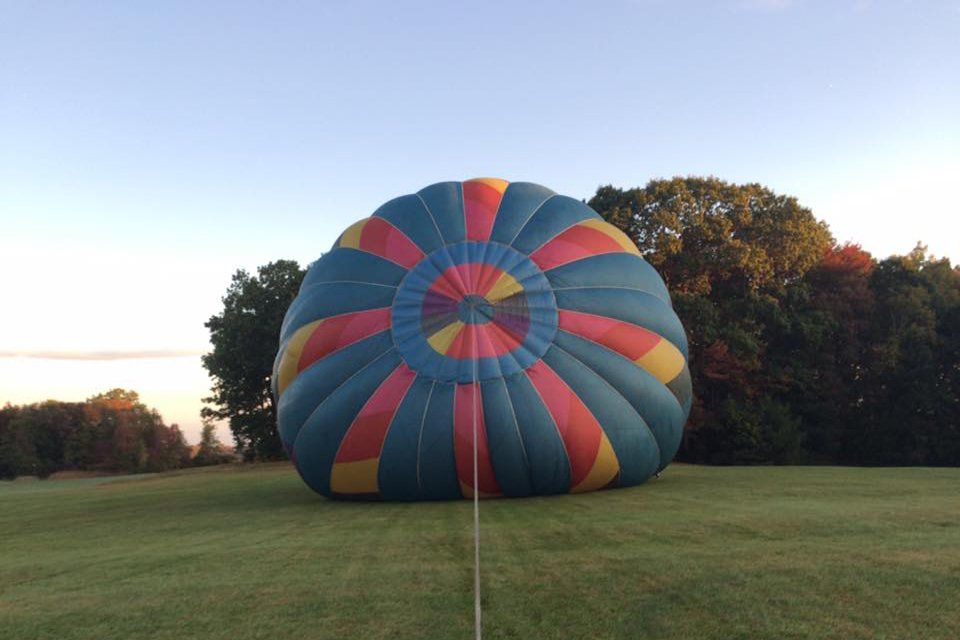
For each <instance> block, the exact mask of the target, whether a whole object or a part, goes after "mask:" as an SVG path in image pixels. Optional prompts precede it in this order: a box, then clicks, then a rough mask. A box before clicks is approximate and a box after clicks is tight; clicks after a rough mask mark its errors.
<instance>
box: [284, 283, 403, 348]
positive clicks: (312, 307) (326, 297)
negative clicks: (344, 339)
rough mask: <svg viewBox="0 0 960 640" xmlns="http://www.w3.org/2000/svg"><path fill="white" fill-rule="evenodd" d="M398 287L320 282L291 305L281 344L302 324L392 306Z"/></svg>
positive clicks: (304, 291) (302, 292) (285, 319)
mask: <svg viewBox="0 0 960 640" xmlns="http://www.w3.org/2000/svg"><path fill="white" fill-rule="evenodd" d="M396 291H397V290H396V288H395V287H388V286H384V285H379V284H358V283H347V282H320V283H317V284H314V285H310V286H309V287H308V288H307V289H305V290H303V291H301V292H300V295H299V296H297V298H296V299H295V300H294V301H293V304H291V305H290V309H289V310H287V315H286V317H284V319H283V325H282V326H281V329H280V341H281V342H284V341H286V340H287V339H288V338H289V337H290V336H291V335H293V333H294V332H295V331H296V330H297V329H299V328H300V327H302V326H303V325H305V324H307V323H309V322H313V321H314V320H320V319H321V318H329V317H330V316H338V315H340V314H343V313H351V312H353V311H366V310H367V309H381V308H383V307H389V306H390V304H391V303H392V302H393V297H394V295H395V294H396Z"/></svg>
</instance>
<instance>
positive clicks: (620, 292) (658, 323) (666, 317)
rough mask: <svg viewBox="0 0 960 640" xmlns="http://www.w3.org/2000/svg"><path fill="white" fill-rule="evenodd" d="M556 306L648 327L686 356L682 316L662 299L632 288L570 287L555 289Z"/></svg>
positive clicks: (685, 339) (685, 336)
mask: <svg viewBox="0 0 960 640" xmlns="http://www.w3.org/2000/svg"><path fill="white" fill-rule="evenodd" d="M555 295H556V297H557V306H558V307H559V308H561V309H570V310H571V311H582V312H584V313H592V314H593V315H597V316H606V317H608V318H615V319H616V320H622V321H624V322H630V323H632V324H635V325H637V326H639V327H643V328H644V329H649V330H650V331H653V332H654V333H656V334H657V335H659V336H662V337H663V338H666V339H667V340H668V341H670V342H671V343H672V344H673V345H674V346H675V347H676V348H677V349H679V350H680V352H681V353H682V354H683V357H684V358H686V357H688V355H687V334H686V333H684V331H683V325H681V324H680V319H679V318H678V317H677V314H676V313H674V312H673V309H672V308H670V307H669V306H668V305H667V304H666V303H664V301H663V300H661V299H660V298H658V297H656V296H653V295H650V294H649V293H645V292H643V291H632V290H630V289H607V288H599V287H598V288H595V289H567V290H566V291H557V292H555Z"/></svg>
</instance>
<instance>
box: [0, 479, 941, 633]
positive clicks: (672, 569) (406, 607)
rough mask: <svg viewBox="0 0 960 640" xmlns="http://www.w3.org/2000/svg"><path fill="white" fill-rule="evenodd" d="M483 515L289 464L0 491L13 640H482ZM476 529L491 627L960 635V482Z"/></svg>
mask: <svg viewBox="0 0 960 640" xmlns="http://www.w3.org/2000/svg"><path fill="white" fill-rule="evenodd" d="M471 510H472V504H471V503H469V502H457V503H429V504H374V503H338V502H331V501H328V500H326V499H324V498H321V497H319V496H316V495H314V494H313V493H311V492H310V491H309V490H308V489H306V488H305V487H304V485H303V484H302V483H301V482H300V480H299V478H298V477H297V476H296V474H295V472H294V471H293V470H292V468H290V467H289V466H287V465H269V466H261V467H250V468H240V469H234V468H220V469H212V470H201V471H191V472H182V473H175V474H167V475H155V476H151V477H146V478H130V477H126V478H121V479H111V480H109V481H91V480H63V481H49V482H32V483H30V482H26V483H20V482H17V483H0V638H3V639H4V640H14V639H21V638H24V639H25V638H31V639H32V638H50V639H56V640H67V639H70V638H85V639H87V638H89V639H91V640H93V639H96V640H102V639H105V638H122V639H123V640H132V639H139V638H176V639H186V638H224V639H229V640H241V639H244V638H271V639H273V638H278V639H283V640H295V639H296V640H299V639H303V638H469V637H472V636H471V634H472V625H473V581H472V571H473V548H472V544H473V539H472V512H471ZM481 527H482V554H483V559H482V562H483V590H484V595H483V603H484V615H485V625H484V636H485V637H486V638H564V639H568V638H717V639H722V640H731V639H735V638H771V639H777V640H781V639H785V638H844V639H849V638H909V639H915V638H945V639H951V640H954V639H956V638H960V469H844V468H833V467H826V468H823V467H806V468H802V467H780V468H776V467H753V468H743V467H731V468H716V467H714V468H710V467H696V466H684V465H675V466H672V467H670V468H669V469H668V470H667V472H666V473H665V474H664V476H663V478H662V479H660V480H655V481H652V482H650V483H648V484H647V485H644V486H641V487H636V488H633V489H624V490H617V491H607V492H602V493H596V494H588V495H578V496H558V497H552V498H536V499H525V500H494V501H486V502H483V503H481Z"/></svg>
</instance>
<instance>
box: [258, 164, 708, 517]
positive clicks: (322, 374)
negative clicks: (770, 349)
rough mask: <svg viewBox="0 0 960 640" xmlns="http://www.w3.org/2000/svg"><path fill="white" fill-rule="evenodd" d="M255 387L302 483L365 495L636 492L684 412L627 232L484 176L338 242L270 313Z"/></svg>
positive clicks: (403, 201)
mask: <svg viewBox="0 0 960 640" xmlns="http://www.w3.org/2000/svg"><path fill="white" fill-rule="evenodd" d="M273 384H274V395H275V397H276V400H277V403H278V407H279V425H278V427H279V432H280V436H281V439H282V440H283V444H284V447H285V448H286V450H287V452H288V454H289V455H290V457H291V459H292V460H293V461H294V463H295V465H296V467H297V469H298V471H299V472H300V475H301V476H302V477H303V479H304V481H305V482H306V483H307V484H308V485H309V486H310V487H312V488H313V489H314V490H316V491H318V492H320V493H322V494H324V495H327V496H333V497H342V498H376V499H385V500H436V499H452V498H461V497H473V492H474V490H477V491H478V492H479V495H480V496H481V497H489V496H501V495H502V496H528V495H539V494H552V493H567V492H580V491H592V490H596V489H604V488H610V487H623V486H630V485H635V484H639V483H641V482H644V481H645V480H647V479H648V478H649V477H650V476H651V475H653V474H654V473H656V472H658V471H659V470H661V469H663V468H664V467H665V466H666V465H667V464H669V463H670V461H671V460H672V459H673V456H674V454H675V453H676V451H677V448H678V446H679V444H680V437H681V434H682V431H683V424H684V422H685V421H686V418H687V415H688V414H689V411H690V402H691V389H690V375H689V371H688V369H687V340H686V336H685V334H684V331H683V327H682V326H681V324H680V321H679V320H678V318H677V316H676V314H675V313H674V311H673V308H672V306H671V303H670V297H669V294H668V293H667V289H666V287H665V286H664V283H663V281H662V279H661V278H660V276H659V275H658V274H657V273H656V271H655V270H654V269H653V268H652V267H651V266H650V265H649V264H648V263H647V262H646V261H644V260H643V259H642V258H641V257H640V254H639V252H638V251H637V248H636V246H635V245H634V244H633V243H632V242H631V241H630V239H629V238H627V236H626V235H624V234H623V233H622V232H620V231H619V230H618V229H616V228H615V227H613V226H612V225H610V224H608V223H606V222H604V221H603V220H602V219H601V218H600V216H598V215H597V214H596V213H595V212H594V211H593V210H592V209H590V207H588V206H587V205H585V204H583V203H582V202H580V201H579V200H576V199H573V198H568V197H566V196H561V195H557V194H555V193H554V192H552V191H550V190H549V189H546V188H544V187H541V186H539V185H536V184H532V183H527V182H514V183H507V182H506V181H504V180H498V179H493V178H481V179H477V180H468V181H466V182H462V183H461V182H442V183H438V184H434V185H431V186H429V187H426V188H425V189H423V190H421V191H419V192H417V193H415V194H411V195H406V196H402V197H399V198H396V199H394V200H391V201H390V202H387V203H386V204H384V205H383V206H382V207H380V208H379V209H377V211H375V212H374V214H373V215H372V216H371V217H369V218H366V219H364V220H361V221H359V222H357V223H355V224H354V225H352V226H351V227H349V228H348V229H347V230H346V231H344V232H343V234H342V235H341V236H340V238H339V239H338V240H337V242H336V243H335V244H334V246H333V248H332V249H331V250H330V251H329V252H328V253H326V254H324V255H323V257H322V258H320V259H319V260H318V261H317V262H315V263H314V264H313V265H312V266H311V267H310V269H309V270H308V272H307V275H306V277H305V279H304V281H303V285H302V287H301V289H300V293H299V295H298V296H297V298H296V299H295V300H294V301H293V303H292V304H291V305H290V308H289V310H288V311H287V314H286V317H285V319H284V322H283V327H282V329H281V335H280V349H279V352H278V354H277V359H276V363H275V365H274V375H273ZM474 424H476V427H477V433H476V436H477V447H476V448H477V451H476V458H477V461H478V463H477V476H478V481H477V486H476V487H474V486H473V484H474V482H473V476H474V473H473V471H474V469H473V460H474Z"/></svg>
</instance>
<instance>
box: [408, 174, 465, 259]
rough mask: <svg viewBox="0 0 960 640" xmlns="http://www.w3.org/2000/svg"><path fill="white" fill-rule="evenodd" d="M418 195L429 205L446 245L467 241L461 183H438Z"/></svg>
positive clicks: (428, 207)
mask: <svg viewBox="0 0 960 640" xmlns="http://www.w3.org/2000/svg"><path fill="white" fill-rule="evenodd" d="M417 194H418V195H419V196H420V197H421V198H423V202H424V203H425V204H426V205H427V210H428V211H429V212H430V215H432V216H433V220H434V221H435V222H436V223H437V228H438V229H440V235H442V236H443V240H444V243H445V244H453V243H455V242H462V241H463V240H466V238H467V224H466V220H464V217H463V187H462V185H461V184H460V183H459V182H438V183H437V184H432V185H430V186H429V187H426V188H425V189H421V190H420V191H418V192H417Z"/></svg>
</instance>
